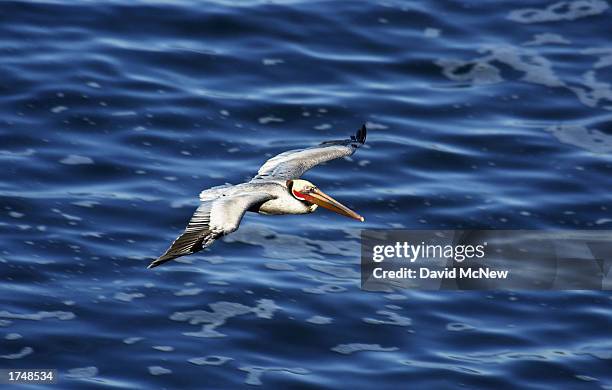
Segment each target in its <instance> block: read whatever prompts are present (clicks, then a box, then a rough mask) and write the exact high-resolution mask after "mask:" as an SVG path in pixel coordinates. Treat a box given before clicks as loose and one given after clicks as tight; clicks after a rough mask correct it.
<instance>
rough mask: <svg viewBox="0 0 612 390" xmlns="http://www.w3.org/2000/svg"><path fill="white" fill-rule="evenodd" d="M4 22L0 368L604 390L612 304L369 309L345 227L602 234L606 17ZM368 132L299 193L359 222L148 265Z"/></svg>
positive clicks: (268, 11) (420, 8)
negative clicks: (332, 145) (262, 169)
mask: <svg viewBox="0 0 612 390" xmlns="http://www.w3.org/2000/svg"><path fill="white" fill-rule="evenodd" d="M527 3H528V4H527ZM521 7H524V8H521ZM0 11H1V12H0V74H1V75H2V76H1V77H0V164H1V167H2V169H1V170H0V243H1V244H2V245H1V247H0V280H1V281H2V283H1V284H0V338H1V342H0V367H2V368H9V367H15V368H16V367H41V368H42V367H46V368H57V369H59V370H60V373H61V377H62V385H61V387H62V388H66V389H67V388H79V389H81V388H105V387H109V388H110V387H115V388H141V389H151V388H235V387H241V386H248V385H253V386H257V385H262V386H268V387H274V388H287V387H303V388H309V387H315V386H323V387H328V388H373V387H388V388H398V387H399V386H408V385H410V386H412V387H416V388H456V387H464V388H493V387H494V388H499V389H501V388H537V389H545V388H560V387H567V388H572V389H591V388H604V389H611V388H612V382H611V380H612V378H611V375H610V367H611V366H612V364H611V363H612V339H611V338H610V329H612V310H611V304H612V300H611V299H610V294H608V293H604V292H591V291H583V292H550V293H529V292H517V293H510V292H499V291H498V292H495V291H492V292H462V293H461V292H459V293H457V292H454V293H439V292H426V293H425V292H414V291H413V292H409V291H399V290H397V291H387V292H378V293H375V292H365V291H361V290H360V289H359V267H358V258H359V241H358V240H359V229H361V228H363V227H369V228H418V229H425V228H445V229H451V228H503V229H511V228H539V229H546V228H555V229H559V228H562V229H563V228H572V229H602V228H608V229H609V228H611V227H612V213H611V210H610V207H611V206H610V203H611V202H610V201H611V200H612V195H611V193H612V192H611V191H610V189H611V184H612V179H610V174H611V173H612V158H611V152H612V125H611V123H612V122H611V120H612V84H611V83H610V80H612V46H611V45H610V38H611V37H612V23H610V20H611V16H612V10H611V9H610V6H609V4H608V3H607V2H606V1H603V0H591V1H589V0H579V1H567V2H557V3H555V2H554V0H553V1H531V2H524V3H523V4H517V2H509V1H495V2H481V1H474V2H437V1H435V2H404V1H393V0H388V1H381V2H362V1H300V0H285V1H263V0H259V1H258V0H252V1H248V0H244V1H236V2H234V1H229V0H228V1H223V0H217V1H204V2H196V1H186V0H184V1H99V2H92V1H63V0H48V1H31V2H23V1H4V2H2V3H0ZM364 122H366V123H367V124H368V127H369V130H370V131H369V134H368V144H367V145H366V146H365V147H364V148H362V149H360V150H359V152H358V153H356V154H355V155H354V156H353V157H351V158H350V159H345V160H340V161H335V162H333V163H329V164H327V165H325V166H322V167H318V168H317V169H314V170H312V171H310V172H308V173H307V174H306V178H307V179H309V180H311V181H313V182H315V183H317V184H318V185H319V186H320V187H321V188H322V189H324V190H325V191H326V192H328V193H330V194H332V195H334V196H336V197H337V198H338V199H340V200H342V201H344V202H346V203H347V204H348V205H350V206H351V207H353V208H355V209H356V210H357V211H359V212H360V213H361V214H362V215H364V216H365V217H366V223H365V224H359V223H358V222H354V221H351V220H349V219H345V218H341V217H338V216H336V215H335V214H332V213H329V212H326V211H319V212H317V213H315V214H313V215H309V216H285V217H264V216H258V215H247V216H246V217H245V219H244V220H243V224H242V227H241V228H240V230H238V231H237V232H236V233H235V234H233V235H231V236H228V237H227V238H226V239H224V240H223V241H221V242H218V243H217V244H215V245H214V246H213V247H212V248H211V250H210V251H205V252H203V253H201V254H198V255H194V256H190V257H186V258H183V259H181V260H180V263H176V264H172V265H168V266H167V267H166V266H164V267H160V268H157V269H155V270H147V269H145V267H146V265H147V264H148V263H149V261H150V260H151V259H153V258H155V257H156V256H158V255H159V254H160V253H162V252H163V251H164V250H165V249H166V248H167V245H168V244H169V243H170V242H171V241H172V239H174V238H175V236H176V235H177V234H178V233H179V232H180V231H181V230H182V229H183V227H184V225H185V223H186V221H187V219H188V218H189V217H190V216H191V214H192V212H193V210H194V207H195V206H196V204H197V194H198V192H199V191H200V190H201V189H202V188H205V187H210V186H214V185H220V184H223V183H226V182H230V183H239V182H241V181H243V180H245V179H248V178H249V177H250V176H252V175H253V174H254V173H255V172H256V170H257V167H258V166H259V165H260V164H261V163H262V162H263V161H264V160H265V159H266V158H268V157H270V156H272V155H274V154H276V153H279V152H282V151H284V150H286V149H291V148H296V147H302V146H306V145H311V144H315V143H317V142H320V141H322V140H326V139H334V138H339V137H344V136H346V135H348V134H350V133H351V132H353V131H354V130H355V129H356V128H357V127H358V126H359V125H360V124H361V123H364Z"/></svg>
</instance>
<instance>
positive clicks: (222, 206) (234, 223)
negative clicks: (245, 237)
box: [148, 192, 274, 268]
mask: <svg viewBox="0 0 612 390" xmlns="http://www.w3.org/2000/svg"><path fill="white" fill-rule="evenodd" d="M272 198H274V196H273V195H270V194H268V193H265V192H249V193H244V194H239V195H231V196H222V197H219V198H217V199H214V200H209V201H206V202H202V204H200V206H199V207H198V208H197V210H196V211H195V213H194V214H193V217H191V220H190V221H189V224H188V225H187V228H186V229H185V231H184V232H183V234H181V235H180V236H179V237H178V238H177V239H176V240H174V242H173V243H172V245H170V248H168V250H167V251H166V253H164V254H163V255H161V256H160V257H159V258H157V260H155V261H153V262H152V263H151V264H149V267H148V268H154V267H157V266H158V265H161V264H163V263H165V262H167V261H170V260H173V259H176V258H177V257H181V256H185V255H190V254H192V253H195V252H198V251H200V250H202V249H203V248H206V247H207V246H210V245H212V243H213V242H215V240H216V239H218V238H219V237H221V236H224V235H227V234H230V233H231V232H233V231H235V230H236V229H238V226H239V225H240V220H241V219H242V216H243V215H244V213H245V212H246V211H247V210H248V209H249V208H251V207H252V206H254V205H256V204H260V203H263V202H265V201H267V200H270V199H272Z"/></svg>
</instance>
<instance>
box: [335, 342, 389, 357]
mask: <svg viewBox="0 0 612 390" xmlns="http://www.w3.org/2000/svg"><path fill="white" fill-rule="evenodd" d="M331 350H332V351H334V352H338V353H341V354H343V355H350V354H352V353H355V352H361V351H371V352H392V351H397V350H398V348H397V347H382V346H381V345H380V344H361V343H351V344H338V345H336V346H335V347H333V348H332V349H331Z"/></svg>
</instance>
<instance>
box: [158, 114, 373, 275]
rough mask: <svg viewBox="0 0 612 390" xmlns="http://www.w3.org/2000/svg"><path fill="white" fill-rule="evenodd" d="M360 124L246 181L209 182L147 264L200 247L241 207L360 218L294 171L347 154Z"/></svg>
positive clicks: (228, 227)
mask: <svg viewBox="0 0 612 390" xmlns="http://www.w3.org/2000/svg"><path fill="white" fill-rule="evenodd" d="M365 140H366V127H365V125H363V126H361V128H360V129H359V130H358V131H357V133H356V134H355V135H354V136H351V138H349V139H345V140H339V141H327V142H323V143H322V144H320V145H317V146H313V147H310V148H306V149H296V150H289V151H287V152H284V153H281V154H279V155H277V156H275V157H272V158H271V159H269V160H268V161H266V162H265V164H264V165H262V166H261V168H259V171H258V172H257V175H256V176H255V177H254V178H253V179H252V180H251V181H249V182H247V183H242V184H238V185H225V186H219V187H213V188H210V189H207V190H204V191H202V192H201V193H200V202H201V204H200V206H199V207H198V208H197V210H196V211H195V213H194V214H193V217H191V220H190V221H189V224H188V225H187V228H186V229H185V231H184V232H183V234H181V235H180V236H179V237H178V238H177V239H176V240H175V241H174V242H173V243H172V245H170V248H168V250H167V251H166V253H164V254H163V255H161V256H160V257H159V258H157V260H155V261H153V262H152V263H151V264H149V267H148V268H153V267H157V266H158V265H161V264H163V263H165V262H167V261H170V260H173V259H176V258H177V257H181V256H185V255H190V254H192V253H195V252H198V251H200V250H202V249H203V248H206V247H208V246H210V245H212V244H213V242H215V240H216V239H218V238H220V237H222V236H225V235H227V234H230V233H232V232H234V231H236V229H238V225H240V220H241V219H242V216H243V215H244V213H245V212H247V211H253V212H256V213H259V214H266V215H281V214H309V213H312V212H313V211H315V210H316V209H317V207H318V206H321V207H324V208H326V209H328V210H331V211H334V212H336V213H338V214H341V215H344V216H347V217H350V218H354V219H356V220H358V221H362V222H363V221H364V218H363V217H362V216H361V215H359V214H357V213H356V212H354V211H353V210H351V209H349V208H348V207H346V206H344V205H343V204H341V203H340V202H338V201H337V200H335V199H334V198H332V197H331V196H329V195H327V194H325V193H324V192H323V191H321V190H320V189H319V188H318V187H317V186H316V185H314V184H312V183H311V182H309V181H307V180H301V179H300V176H302V174H303V173H304V172H306V171H307V170H309V169H310V168H312V167H314V166H315V165H318V164H321V163H324V162H326V161H330V160H333V159H336V158H339V157H345V156H350V155H352V154H353V153H355V151H356V150H357V148H359V147H360V146H361V145H363V144H364V143H365Z"/></svg>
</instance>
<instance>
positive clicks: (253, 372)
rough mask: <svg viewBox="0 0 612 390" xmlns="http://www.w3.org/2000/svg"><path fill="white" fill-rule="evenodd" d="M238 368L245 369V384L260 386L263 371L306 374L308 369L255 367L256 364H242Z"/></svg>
mask: <svg viewBox="0 0 612 390" xmlns="http://www.w3.org/2000/svg"><path fill="white" fill-rule="evenodd" d="M239 370H241V371H246V372H247V377H246V379H245V381H244V383H246V384H247V385H253V386H260V385H262V384H263V383H262V381H261V378H262V376H263V374H264V373H266V372H270V371H277V372H284V373H289V374H296V375H308V374H310V371H308V370H307V369H305V368H300V367H295V368H287V367H257V366H244V367H240V368H239Z"/></svg>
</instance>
